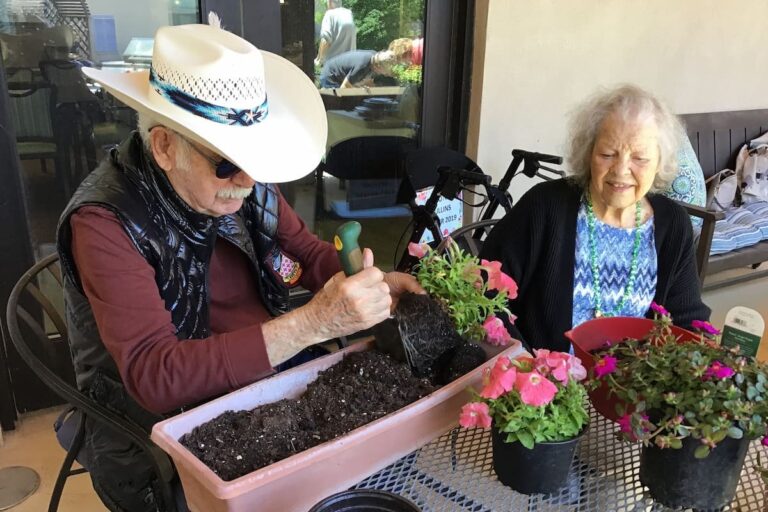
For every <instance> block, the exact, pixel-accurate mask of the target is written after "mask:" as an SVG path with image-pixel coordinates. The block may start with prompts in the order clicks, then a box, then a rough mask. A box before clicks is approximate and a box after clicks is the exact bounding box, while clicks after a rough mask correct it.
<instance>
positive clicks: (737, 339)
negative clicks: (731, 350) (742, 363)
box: [722, 306, 765, 357]
mask: <svg viewBox="0 0 768 512" xmlns="http://www.w3.org/2000/svg"><path fill="white" fill-rule="evenodd" d="M763 332H765V320H764V319H763V317H762V316H761V315H760V313H758V312H757V311H755V310H754V309H750V308H746V307H744V306H736V307H733V308H731V310H730V311H728V314H727V315H725V325H724V327H723V336H722V343H723V345H724V346H726V347H740V349H741V353H742V354H743V355H745V356H750V357H755V356H756V355H757V349H758V348H759V347H760V340H761V339H762V337H763Z"/></svg>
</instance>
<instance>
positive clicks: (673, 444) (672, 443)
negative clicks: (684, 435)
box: [669, 437, 683, 450]
mask: <svg viewBox="0 0 768 512" xmlns="http://www.w3.org/2000/svg"><path fill="white" fill-rule="evenodd" d="M669 447H670V448H674V449H675V450H679V449H680V448H682V447H683V442H682V441H681V440H680V439H678V438H676V437H672V438H670V439H669Z"/></svg>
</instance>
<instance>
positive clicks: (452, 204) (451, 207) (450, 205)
mask: <svg viewBox="0 0 768 512" xmlns="http://www.w3.org/2000/svg"><path fill="white" fill-rule="evenodd" d="M433 188H434V187H427V188H423V189H421V190H419V191H418V192H416V204H418V205H423V204H426V202H427V199H429V196H431V195H432V189H433ZM461 196H462V193H461V192H459V194H458V197H457V198H456V199H453V200H448V199H446V198H444V197H442V196H440V199H438V201H437V207H436V208H435V214H436V215H437V218H438V219H440V231H441V232H442V235H443V236H444V237H445V236H448V235H450V234H451V233H453V232H454V231H455V230H457V229H459V228H460V227H461V225H462V223H463V221H464V203H463V202H462V201H461ZM434 239H435V237H433V236H432V233H431V232H430V231H429V230H426V231H424V235H422V237H421V240H420V242H419V243H422V244H424V243H426V244H428V243H430V242H432V241H433V240H434Z"/></svg>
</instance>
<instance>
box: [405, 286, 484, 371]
mask: <svg viewBox="0 0 768 512" xmlns="http://www.w3.org/2000/svg"><path fill="white" fill-rule="evenodd" d="M395 322H396V323H397V326H398V327H399V330H398V331H399V332H398V334H399V337H400V338H401V340H402V341H400V340H395V341H394V343H402V345H403V347H404V348H405V350H406V352H407V353H408V362H409V363H410V364H411V368H412V369H413V372H414V373H415V374H416V375H419V376H421V377H429V378H431V379H433V381H436V380H440V379H436V378H435V377H436V375H437V374H440V373H442V369H443V368H444V367H445V366H447V365H448V364H449V359H450V358H451V357H452V354H453V353H454V351H455V350H456V349H457V348H458V347H460V346H462V345H464V344H465V343H466V341H465V340H464V339H463V338H462V337H461V336H459V334H458V333H457V332H456V329H455V328H454V327H453V322H452V321H451V318H450V317H449V316H448V312H447V311H446V310H445V308H444V306H443V305H442V304H441V303H440V302H438V301H436V300H435V299H433V298H432V297H430V296H428V295H421V294H413V293H406V294H404V295H403V296H402V297H401V298H400V300H399V302H398V304H397V308H396V309H395ZM390 343H391V342H390ZM480 363H482V361H480ZM478 364H479V363H478ZM475 366H477V365H475ZM442 383H444V382H442Z"/></svg>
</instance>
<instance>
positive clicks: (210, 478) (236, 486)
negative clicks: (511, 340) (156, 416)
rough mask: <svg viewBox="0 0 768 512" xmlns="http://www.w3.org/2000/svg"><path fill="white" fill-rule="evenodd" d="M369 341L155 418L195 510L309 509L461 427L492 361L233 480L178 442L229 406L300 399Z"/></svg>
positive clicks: (157, 434)
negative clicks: (312, 384) (319, 376)
mask: <svg viewBox="0 0 768 512" xmlns="http://www.w3.org/2000/svg"><path fill="white" fill-rule="evenodd" d="M371 346H372V342H367V343H358V344H356V345H353V346H350V347H347V348H346V349H344V350H342V351H339V352H336V353H334V354H330V355H328V356H325V357H322V358H320V359H316V360H315V361H311V362H309V363H307V364H304V365H302V366H299V367H298V368H294V369H291V370H288V371H286V372H283V373H280V374H278V375H276V376H274V377H271V378H269V379H265V380H262V381H259V382H256V383H254V384H252V385H250V386H247V387H245V388H243V389H240V390H238V391H234V392H232V393H229V394H228V395H225V396H223V397H221V398H218V399H216V400H213V401H211V402H208V403H206V404H204V405H201V406H199V407H197V408H195V409H192V410H190V411H187V412H185V413H183V414H180V415H178V416H175V417H173V418H170V419H168V420H165V421H162V422H160V423H157V424H156V425H155V426H154V428H153V429H152V440H153V441H154V442H155V443H157V445H158V446H159V447H160V448H162V449H163V450H165V451H166V452H167V453H168V454H169V455H170V456H171V458H172V459H173V462H174V464H175V465H176V468H177V470H178V472H179V476H180V477H181V483H182V486H183V488H184V493H185V495H186V498H187V503H188V505H189V508H190V510H192V511H193V512H224V511H233V512H234V511H249V512H250V511H253V510H259V511H260V512H291V511H296V512H306V511H307V510H309V509H310V508H311V507H312V505H314V504H315V503H317V502H318V501H320V500H321V499H323V498H325V497H326V496H329V495H331V494H333V493H335V492H338V491H342V490H344V489H347V488H349V487H351V486H352V485H354V484H356V483H357V482H359V481H360V480H362V479H363V478H365V477H367V476H368V475H371V474H373V473H375V472H376V471H379V470H380V469H382V468H384V467H386V466H387V465H389V464H391V463H392V462H394V461H396V460H397V459H399V458H401V457H403V456H405V455H407V454H408V453H410V452H412V451H413V450H415V449H417V448H419V447H420V446H422V445H424V444H426V443H428V442H429V441H431V440H433V439H434V438H436V437H437V436H439V435H440V434H443V433H444V432H446V431H447V430H449V429H450V428H451V427H454V426H456V425H457V424H458V418H459V410H460V409H461V406H462V405H464V404H465V403H466V402H467V401H468V399H469V396H468V394H467V393H466V391H465V390H466V388H468V387H470V386H474V387H479V386H480V383H481V380H482V368H483V367H485V366H487V365H488V363H485V364H484V365H483V367H478V368H476V369H475V370H473V371H472V372H470V373H468V374H467V375H465V376H463V377H461V378H460V379H457V380H455V381H454V382H451V383H450V384H448V385H446V386H443V387H442V388H440V389H438V390H437V391H435V392H434V393H432V394H430V395H429V396H426V397H424V398H422V399H421V400H418V401H417V402H414V403H412V404H411V405H409V406H407V407H404V408H402V409H400V410H399V411H397V412H395V413H392V414H389V415H387V416H384V417H383V418H379V419H378V420H376V421H374V422H371V423H369V424H368V425H364V426H362V427H360V428H358V429H356V430H354V431H352V432H350V433H349V434H347V435H345V436H342V437H340V438H337V439H335V440H333V441H328V442H326V443H323V444H321V445H318V446H315V447H314V448H310V449H309V450H306V451H304V452H302V453H299V454H296V455H294V456H292V457H289V458H287V459H284V460H282V461H280V462H277V463H275V464H272V465H270V466H267V467H264V468H261V469H259V470H258V471H254V472H253V473H249V474H247V475H244V476H242V477H240V478H237V479H236V480H232V481H229V482H225V481H224V480H222V479H221V478H219V476H218V475H216V474H215V473H214V472H213V471H211V470H210V469H209V468H208V467H207V466H206V465H205V464H203V463H202V462H201V461H200V460H198V459H197V458H196V457H195V456H194V455H192V453H190V452H189V451H188V450H187V449H186V448H185V447H184V446H182V445H181V444H180V443H179V441H178V440H179V438H180V437H181V436H183V435H184V434H186V433H188V432H190V431H191V430H192V429H193V428H194V427H196V426H198V425H200V424H202V423H205V422H207V421H209V420H211V419H213V418H215V417H216V416H218V415H220V414H221V413H223V412H225V411H228V410H234V411H239V410H245V409H253V408H255V407H258V406H260V405H263V404H268V403H272V402H275V401H277V400H280V399H283V398H296V397H298V396H299V395H300V394H302V393H303V392H304V390H305V389H306V387H307V384H308V383H310V382H312V381H313V380H314V379H315V378H316V377H317V374H318V372H320V371H321V370H325V369H326V368H328V367H330V366H332V365H334V364H335V363H337V362H338V361H340V360H341V358H342V357H343V356H344V354H347V353H350V352H356V351H360V350H368V349H369V348H370V347H371ZM501 353H502V354H504V355H506V356H507V357H510V358H513V357H517V356H518V355H520V354H521V353H523V349H522V347H521V346H520V345H519V344H517V345H515V346H512V347H509V348H507V349H506V350H504V351H503V352H501Z"/></svg>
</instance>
